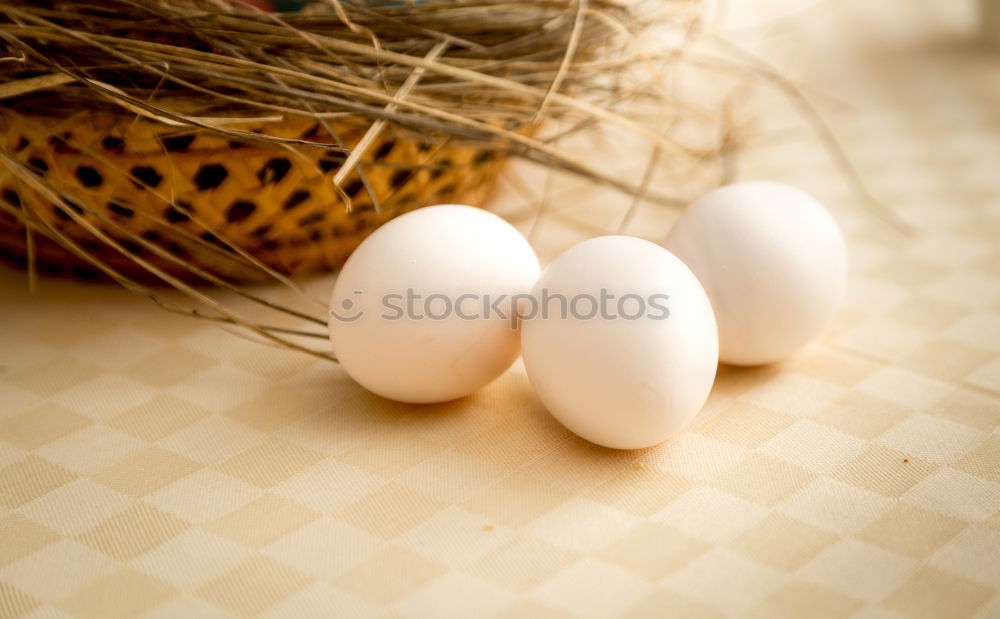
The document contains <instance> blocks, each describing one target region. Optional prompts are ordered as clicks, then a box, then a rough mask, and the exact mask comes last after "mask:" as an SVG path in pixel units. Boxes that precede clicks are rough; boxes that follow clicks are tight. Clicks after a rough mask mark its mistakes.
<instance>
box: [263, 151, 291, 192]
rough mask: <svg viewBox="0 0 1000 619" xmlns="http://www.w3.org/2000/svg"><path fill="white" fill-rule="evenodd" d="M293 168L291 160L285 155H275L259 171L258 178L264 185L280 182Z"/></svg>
mask: <svg viewBox="0 0 1000 619" xmlns="http://www.w3.org/2000/svg"><path fill="white" fill-rule="evenodd" d="M291 169H292V162H291V161H289V160H288V159H286V158H284V157H275V158H274V159H271V160H270V161H268V162H267V163H265V164H264V167H262V168H261V169H260V170H258V171H257V180H259V181H260V182H261V184H262V185H274V184H277V183H280V182H281V179H283V178H285V175H286V174H288V171H289V170H291Z"/></svg>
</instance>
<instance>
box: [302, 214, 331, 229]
mask: <svg viewBox="0 0 1000 619" xmlns="http://www.w3.org/2000/svg"><path fill="white" fill-rule="evenodd" d="M325 216H326V214H325V213H324V212H323V211H316V212H315V213H309V214H308V215H306V216H305V217H302V218H300V219H299V225H300V226H309V225H312V224H314V223H316V222H319V221H323V218H324V217H325Z"/></svg>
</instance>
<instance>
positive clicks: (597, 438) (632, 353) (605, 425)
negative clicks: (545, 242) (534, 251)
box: [521, 236, 719, 449]
mask: <svg viewBox="0 0 1000 619" xmlns="http://www.w3.org/2000/svg"><path fill="white" fill-rule="evenodd" d="M532 297H533V303H532V304H531V306H529V307H526V308H525V309H524V311H523V313H524V322H523V324H522V327H521V345H522V348H523V355H524V365H525V369H526V370H527V373H528V378H529V379H530V380H531V384H532V385H533V386H534V388H535V390H536V391H537V392H538V396H539V398H540V399H541V401H542V403H543V404H544V405H545V407H546V408H547V409H548V410H549V412H550V413H552V415H554V416H555V417H556V419H558V420H559V421H560V422H561V423H562V424H563V425H565V426H566V427H567V428H569V429H570V430H572V431H573V432H575V433H576V434H578V435H580V436H581V437H583V438H585V439H587V440H588V441H591V442H593V443H597V444H598V445H603V446H605V447H612V448H616V449H638V448H642V447H649V446H651V445H655V444H657V443H660V442H662V441H664V440H666V439H667V438H669V437H670V436H672V435H673V434H675V433H676V432H678V431H679V430H680V429H681V428H683V427H684V426H685V425H686V424H687V423H688V422H689V421H690V420H691V419H692V418H693V417H694V416H695V415H696V414H697V413H698V411H699V410H700V409H701V407H702V405H703V404H704V403H705V399H706V398H707V397H708V393H709V391H710V390H711V388H712V381H713V380H714V379H715V371H716V367H717V364H718V354H719V344H718V333H717V331H716V327H715V319H714V317H713V316H712V307H711V305H710V303H709V301H708V297H706V296H705V291H704V290H702V288H701V284H699V283H698V280H697V279H696V278H695V276H694V275H693V274H692V273H691V271H690V270H688V268H687V267H686V266H684V264H683V263H682V262H681V261H680V260H678V259H677V258H676V257H675V256H674V255H673V254H671V253H670V252H668V251H666V250H665V249H663V248H662V247H659V246H658V245H655V244H653V243H650V242H648V241H643V240H641V239H637V238H632V237H626V236H605V237H600V238H596V239H591V240H589V241H585V242H583V243H580V244H578V245H575V246H573V247H571V248H570V249H569V250H567V251H566V252H565V253H563V254H562V255H560V256H559V257H558V258H556V260H555V261H553V262H552V264H550V265H549V266H548V267H547V268H546V269H545V271H544V272H543V273H542V276H541V278H539V280H538V283H537V284H535V288H534V291H533V292H532ZM564 301H565V302H564Z"/></svg>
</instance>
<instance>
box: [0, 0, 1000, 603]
mask: <svg viewBox="0 0 1000 619" xmlns="http://www.w3.org/2000/svg"><path fill="white" fill-rule="evenodd" d="M949 4H950V6H951V7H956V6H957V5H958V4H959V3H945V4H942V3H932V2H925V3H922V4H921V3H911V2H908V3H900V7H902V8H900V7H896V8H895V9H893V8H891V6H892V5H891V3H878V5H877V6H873V5H872V3H840V4H839V5H838V7H837V8H834V7H833V6H832V5H831V6H830V8H829V9H827V10H828V11H829V12H830V13H829V17H830V19H829V20H827V21H824V22H813V21H811V20H808V19H805V20H800V21H799V22H797V24H798V25H796V26H795V27H794V28H795V29H793V30H790V31H787V32H784V33H783V37H779V38H778V39H777V41H776V42H775V43H774V45H775V46H776V47H777V48H778V49H777V52H778V55H779V56H780V55H781V54H780V52H781V51H782V49H784V50H785V51H786V52H787V51H789V50H795V51H796V52H797V54H794V55H792V54H788V55H786V56H785V57H788V58H793V59H794V61H795V62H797V63H799V64H800V66H799V67H798V71H799V72H800V74H801V76H802V77H803V79H808V81H810V82H811V83H814V84H817V85H819V86H821V87H822V86H824V80H826V79H829V80H837V81H836V82H832V83H835V84H837V85H838V86H837V89H838V90H839V91H840V92H841V93H844V92H850V93H852V96H854V99H853V100H852V101H851V105H853V106H855V107H856V108H858V110H859V111H858V112H857V113H854V114H846V113H836V112H832V113H831V116H830V117H831V119H832V120H834V121H835V123H836V129H837V131H838V133H839V134H840V135H842V136H843V138H844V140H845V142H846V143H847V145H848V147H849V149H850V151H851V153H852V155H853V156H854V157H855V159H856V161H857V163H858V164H859V165H860V166H861V168H862V170H863V171H864V173H865V174H866V175H867V177H868V178H869V179H870V181H871V182H872V183H873V185H874V189H875V191H876V192H877V193H878V194H879V195H880V196H882V197H884V198H885V199H886V200H887V202H889V203H890V204H892V205H893V206H894V207H895V212H896V213H898V214H899V215H900V216H901V217H903V218H904V219H905V220H907V221H908V222H911V223H912V224H913V225H914V226H915V227H916V228H917V229H918V232H917V233H915V234H913V235H911V236H905V235H901V234H899V233H898V232H896V231H894V230H893V229H892V228H890V227H887V226H886V225H884V224H883V223H881V222H880V221H878V220H877V218H875V217H873V215H872V214H871V212H870V211H866V210H864V209H863V208H859V207H857V206H856V201H855V200H854V199H853V198H852V197H851V195H850V194H848V193H847V192H846V190H845V189H844V188H843V187H842V182H841V179H840V177H839V176H837V174H836V173H835V172H834V171H832V168H831V166H830V165H829V163H827V162H826V161H825V160H824V159H823V158H822V153H821V152H820V151H818V150H814V146H813V145H812V144H811V143H810V142H808V141H806V140H797V141H795V143H794V144H789V145H786V146H774V145H773V144H769V145H768V146H767V148H761V149H757V150H753V149H752V150H750V151H749V152H748V154H747V156H746V157H745V158H744V159H743V160H742V163H741V165H742V166H743V168H744V169H743V170H742V171H741V173H742V175H744V176H748V177H751V176H769V177H774V178H780V179H784V180H788V181H791V182H795V183H798V184H801V185H802V186H803V187H804V188H806V189H808V190H810V191H812V192H814V193H816V194H817V195H819V196H820V197H821V198H822V199H823V200H824V201H826V202H827V203H829V204H831V205H833V206H834V211H835V213H836V215H837V217H838V219H839V220H840V221H841V223H842V224H843V225H844V227H845V229H846V231H847V235H848V237H849V243H850V245H851V256H852V260H853V265H852V269H853V273H852V283H851V290H850V298H849V300H848V303H847V306H846V308H845V309H844V310H843V311H842V312H841V314H840V316H839V318H838V319H837V321H836V324H835V325H833V327H832V328H831V330H830V331H829V332H828V333H827V334H826V336H825V337H824V338H823V339H822V341H820V342H819V343H817V344H816V345H814V346H812V347H811V348H809V349H808V350H807V351H805V352H804V353H803V354H802V355H800V356H798V357H797V358H795V359H793V360H791V361H789V362H787V363H785V364H783V365H782V366H781V367H767V368H756V369H736V368H722V369H721V371H720V374H719V377H718V382H717V385H716V388H715V390H714V391H713V393H712V396H711V398H710V401H709V403H708V405H707V406H706V408H705V410H704V412H703V413H702V415H701V416H700V417H699V418H698V419H697V421H696V423H695V424H694V426H693V427H692V428H691V429H690V430H689V431H687V432H685V433H683V434H681V435H680V436H678V437H677V438H676V439H675V440H672V441H670V442H668V443H666V444H664V445H661V446H658V447H656V448H653V449H649V450H645V451H642V452H615V451H610V450H605V449H601V448H598V447H595V446H593V445H590V444H588V443H585V442H583V441H581V440H579V439H577V438H576V437H574V436H572V435H571V434H569V433H568V432H567V431H566V430H565V429H563V428H562V427H561V426H560V425H559V424H558V423H556V422H555V421H554V420H553V419H552V418H550V417H549V416H548V415H547V414H546V413H545V411H544V410H543V409H542V408H541V406H540V405H539V403H538V402H537V400H536V399H535V398H534V396H533V394H532V392H531V390H530V388H529V385H528V382H527V380H526V378H525V377H524V375H523V373H522V372H521V371H520V370H519V369H515V370H513V371H511V372H510V373H508V374H507V375H506V376H505V377H503V378H502V379H501V380H500V381H498V382H497V383H496V384H494V385H492V386H490V387H488V388H487V389H485V390H483V391H482V392H481V393H479V394H477V395H475V396H474V397H472V398H469V399H467V400H463V401H461V402H458V403H454V404H449V405H445V406H439V407H431V408H427V407H411V406H402V405H395V404H392V403H389V402H386V401H383V400H380V399H378V398H375V397H374V396H371V395H369V394H367V393H365V392H364V391H363V390H361V389H360V388H358V387H357V386H355V385H353V384H352V383H351V382H350V381H349V380H348V379H347V378H346V377H345V376H344V375H343V373H342V372H341V371H340V370H339V369H338V368H337V367H336V366H332V365H330V364H327V363H323V362H321V361H316V360H313V359H311V358H309V357H306V356H301V355H296V354H293V353H288V352H282V351H275V350H272V349H270V348H265V347H262V346H259V345H257V344H254V343H252V342H248V341H245V340H243V339H240V338H238V337H234V336H233V335H231V334H229V333H225V332H223V331H221V330H219V329H218V328H216V327H213V326H210V325H205V324H203V323H201V322H198V321H194V320H188V319H184V318H179V317H176V316H173V315H170V314H167V313H165V312H160V311H158V310H157V309H155V308H154V307H152V306H151V305H149V304H148V303H147V302H145V301H143V300H141V299H136V298H134V297H132V296H130V295H129V294H128V293H126V292H123V291H120V290H117V289H115V288H109V287H103V286H93V285H81V284H76V283H72V282H64V281H50V280H46V281H43V282H42V286H41V288H42V290H41V293H40V294H39V295H37V296H34V297H31V296H29V295H27V294H26V293H25V292H24V281H23V276H22V275H20V274H18V273H13V272H11V273H6V274H4V275H3V277H2V278H0V288H2V290H0V295H2V298H3V310H2V311H3V320H2V321H0V329H2V342H3V346H2V348H0V365H2V367H0V403H2V406H0V616H3V617H15V616H22V615H23V616H26V617H80V618H88V617H94V618H102V619H103V618H108V617H124V616H141V617H147V618H155V617H233V616H262V617H321V616H322V617H328V616H344V617H363V616H400V617H450V616H454V617H461V618H465V617H487V616H496V617H610V616H619V615H620V616H627V617H647V616H648V617H663V616H679V617H717V616H722V615H745V616H750V617H802V616H810V617H847V616H856V617H887V618H888V617H914V618H918V619H919V618H923V617H927V618H939V617H990V616H997V615H1000V243H998V240H1000V202H998V198H997V176H996V164H997V161H998V160H1000V139H998V138H1000V125H998V124H997V116H996V110H995V104H994V103H993V99H990V97H989V96H987V95H986V94H982V95H980V94H977V93H985V89H986V88H987V84H988V83H993V84H995V77H996V67H997V66H998V65H997V63H998V62H1000V58H998V57H997V56H985V55H983V56H977V55H974V54H972V52H964V51H961V50H958V49H957V48H956V49H951V50H949V51H944V52H934V53H931V52H930V51H928V50H929V47H930V46H931V45H933V44H934V43H921V42H922V41H924V40H925V39H921V38H920V36H921V35H920V32H919V29H918V31H917V32H911V31H908V30H906V27H911V26H913V25H914V24H920V23H923V24H924V25H926V27H927V29H929V34H926V36H927V37H928V38H927V39H926V40H927V41H937V40H939V39H937V38H935V37H936V36H937V35H936V34H935V32H938V30H937V29H943V28H949V27H951V25H952V24H953V23H954V20H952V19H951V17H950V16H951V13H948V11H955V9H954V8H949V7H948V6H947V5H949ZM921 7H922V8H921ZM890 25H893V26H895V27H896V28H897V29H896V30H892V29H891V28H889V30H888V31H887V30H886V29H887V28H888V27H889V26H890ZM866 28H867V30H866ZM889 31H891V33H892V34H893V36H894V37H895V38H892V37H889V38H892V41H895V42H896V44H899V45H902V43H899V41H900V40H903V41H909V42H910V43H911V44H914V45H915V47H914V49H915V50H916V51H912V52H910V51H907V52H905V53H904V52H901V51H899V50H895V51H893V50H889V51H887V49H886V47H887V46H890V44H889V43H886V42H885V40H883V37H888V36H889V35H888V34H886V33H887V32H889ZM868 32H870V33H871V34H870V35H867V34H866V33H868ZM866 36H870V37H871V38H870V39H866V38H865V37H866ZM852 41H855V42H857V41H860V43H854V44H852V43H851V42H852ZM866 41H867V42H866ZM873 41H874V42H875V43H872V42H873ZM914 41H916V43H913V42H914ZM852 45H853V46H852ZM783 46H784V47H783ZM802 50H813V51H814V53H815V54H816V57H817V58H818V60H816V61H815V62H809V59H808V57H807V56H808V55H806V54H804V52H803V51H802ZM834 51H835V52H837V53H836V56H837V58H838V63H840V64H837V63H833V64H831V63H829V62H827V61H826V60H824V59H827V58H831V57H833V56H834V53H833V52H834ZM978 53H979V52H976V54H978ZM870 54H889V55H891V56H892V57H891V58H890V60H889V61H888V62H890V64H879V63H877V62H873V61H872V60H871V58H872V56H870ZM804 56H805V57H804ZM803 67H804V68H803ZM845 68H847V69H850V71H849V72H848V73H849V75H844V73H845V71H844V69H845ZM783 69H786V70H788V71H790V72H791V73H792V74H793V75H794V74H795V73H796V70H797V69H796V67H795V66H791V67H783ZM990 79H992V80H993V81H992V82H990V81H989V80H990ZM826 85H827V86H828V85H829V84H826ZM840 85H843V87H841V86H840ZM838 109H839V108H838ZM785 118H788V116H785ZM559 191H561V192H562V193H560V194H559V195H557V196H554V197H555V198H558V199H556V200H554V201H553V206H552V207H551V210H550V212H549V213H548V215H547V217H546V219H545V220H544V222H543V225H542V226H541V227H540V228H539V229H538V230H537V232H538V234H539V236H538V244H539V246H540V247H543V248H545V249H546V251H548V252H549V253H550V254H551V253H552V252H554V251H557V250H558V249H561V248H562V247H564V246H565V245H566V244H567V243H569V242H571V241H572V240H574V239H575V238H578V237H579V234H580V229H581V224H580V222H581V218H584V217H586V216H587V215H588V214H595V216H596V217H597V218H598V220H595V221H596V223H595V224H594V225H595V226H606V224H607V221H605V220H606V219H607V218H608V214H607V210H606V209H605V210H601V209H599V208H597V207H596V206H592V207H587V206H586V205H585V204H584V203H585V200H586V199H587V196H589V199H590V200H591V202H590V204H594V200H595V199H596V200H598V201H599V200H600V199H603V197H604V194H600V193H594V192H593V191H592V190H590V189H588V188H580V187H579V186H577V187H576V188H575V189H574V187H571V186H570V187H567V188H564V189H559ZM499 200H500V205H501V206H503V207H504V208H507V209H508V210H509V211H510V212H509V213H508V214H511V215H512V218H513V219H515V220H518V214H517V209H518V208H524V206H523V202H524V200H523V199H520V198H517V197H515V196H513V195H512V194H507V195H506V196H505V197H504V196H501V198H500V199H499ZM557 203H558V204H560V205H561V207H558V208H557V207H556V206H555V205H556V204H557ZM518 205H520V206H518ZM598 206H599V205H598ZM619 215H620V213H619ZM673 216H675V214H674V213H670V212H664V211H662V210H658V209H656V208H654V207H650V208H647V209H644V210H643V211H642V212H641V213H640V215H639V216H638V217H636V218H635V219H634V220H633V224H632V226H633V227H632V231H633V232H636V233H640V234H643V235H646V236H648V237H651V238H662V233H663V232H665V230H666V228H667V226H669V223H670V219H671V218H672V217H673ZM600 217H604V218H605V220H600ZM520 221H521V222H522V223H525V225H526V226H527V225H529V224H530V218H525V217H521V218H520ZM605 229H606V228H605ZM320 284H322V285H318V287H317V289H318V290H322V289H323V287H324V286H328V285H329V282H328V281H327V282H320Z"/></svg>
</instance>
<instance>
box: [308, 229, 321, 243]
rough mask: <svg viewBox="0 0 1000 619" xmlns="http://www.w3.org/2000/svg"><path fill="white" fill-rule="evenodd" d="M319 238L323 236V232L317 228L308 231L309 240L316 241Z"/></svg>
mask: <svg viewBox="0 0 1000 619" xmlns="http://www.w3.org/2000/svg"><path fill="white" fill-rule="evenodd" d="M321 238H323V233H322V232H320V231H319V230H313V231H312V232H310V233H309V240H310V241H318V240H320V239H321Z"/></svg>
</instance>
